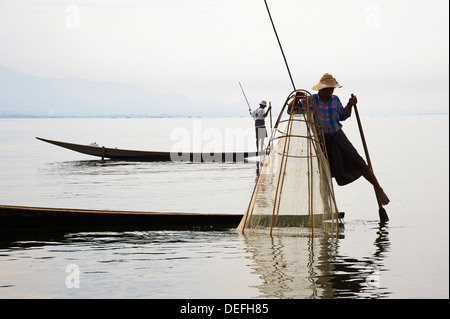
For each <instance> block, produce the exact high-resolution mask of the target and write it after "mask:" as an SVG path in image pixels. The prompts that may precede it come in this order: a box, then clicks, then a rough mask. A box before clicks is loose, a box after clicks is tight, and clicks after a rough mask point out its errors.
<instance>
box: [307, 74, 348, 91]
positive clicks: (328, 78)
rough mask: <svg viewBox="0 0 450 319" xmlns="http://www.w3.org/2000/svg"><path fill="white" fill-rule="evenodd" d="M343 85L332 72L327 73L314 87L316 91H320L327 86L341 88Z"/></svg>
mask: <svg viewBox="0 0 450 319" xmlns="http://www.w3.org/2000/svg"><path fill="white" fill-rule="evenodd" d="M341 87H342V85H340V84H339V83H338V82H337V81H336V79H335V78H334V77H333V76H332V75H331V74H330V73H325V74H324V75H323V76H322V77H321V78H320V81H319V83H317V84H315V85H313V86H312V89H313V90H315V91H319V90H322V89H325V88H341Z"/></svg>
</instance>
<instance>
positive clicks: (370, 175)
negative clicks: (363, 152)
mask: <svg viewBox="0 0 450 319" xmlns="http://www.w3.org/2000/svg"><path fill="white" fill-rule="evenodd" d="M363 176H364V178H365V179H367V180H368V181H369V183H371V184H372V185H373V187H374V188H375V192H376V193H377V196H378V198H379V200H380V202H381V204H383V205H387V204H389V202H390V200H389V197H388V196H387V195H386V194H385V193H384V191H383V189H382V188H381V186H380V184H379V183H378V180H377V178H376V177H375V174H374V173H373V171H372V169H371V168H369V170H368V171H367V172H366V173H365V174H364V175H363Z"/></svg>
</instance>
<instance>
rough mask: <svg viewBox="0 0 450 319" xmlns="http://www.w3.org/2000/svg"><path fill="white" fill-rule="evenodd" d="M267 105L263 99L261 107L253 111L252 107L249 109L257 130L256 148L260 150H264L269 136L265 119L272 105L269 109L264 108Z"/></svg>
mask: <svg viewBox="0 0 450 319" xmlns="http://www.w3.org/2000/svg"><path fill="white" fill-rule="evenodd" d="M266 107H267V102H266V101H264V100H263V101H261V103H259V107H258V108H257V109H256V110H254V111H252V109H250V108H249V109H248V111H249V113H250V115H251V116H252V117H253V119H254V120H255V131H256V149H257V151H258V153H259V152H262V151H263V150H264V139H265V138H266V137H267V131H266V122H265V119H266V117H267V115H268V114H269V112H270V109H271V108H272V106H269V108H268V109H267V111H265V110H264V109H265V108H266Z"/></svg>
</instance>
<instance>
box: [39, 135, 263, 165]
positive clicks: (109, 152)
mask: <svg viewBox="0 0 450 319" xmlns="http://www.w3.org/2000/svg"><path fill="white" fill-rule="evenodd" d="M36 138H37V139H38V140H40V141H43V142H47V143H50V144H53V145H57V146H60V147H63V148H66V149H69V150H72V151H75V152H79V153H82V154H86V155H92V156H97V157H101V158H102V160H103V159H105V158H109V159H112V160H124V161H144V162H153V161H173V162H244V161H245V160H246V159H247V158H248V157H254V156H259V155H264V153H262V152H260V153H259V154H258V153H257V152H226V153H191V152H190V153H178V152H158V151H137V150H126V149H118V148H108V147H104V146H94V145H82V144H74V143H67V142H60V141H54V140H49V139H45V138H41V137H36Z"/></svg>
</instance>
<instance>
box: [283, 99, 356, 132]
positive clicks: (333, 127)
mask: <svg viewBox="0 0 450 319" xmlns="http://www.w3.org/2000/svg"><path fill="white" fill-rule="evenodd" d="M312 97H313V98H314V101H315V102H316V105H317V107H318V108H319V113H320V119H321V120H322V127H323V133H324V134H335V133H336V132H338V131H339V130H340V129H341V128H342V124H341V123H340V121H345V120H346V119H347V118H348V117H349V114H348V111H347V107H345V108H344V107H343V106H342V103H341V100H339V98H338V97H337V96H336V95H333V96H332V97H331V99H330V100H329V101H328V102H327V103H325V102H323V101H322V100H321V99H320V97H319V94H313V96H312ZM299 103H301V101H299ZM298 106H299V105H298ZM288 113H290V110H289V109H288Z"/></svg>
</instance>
